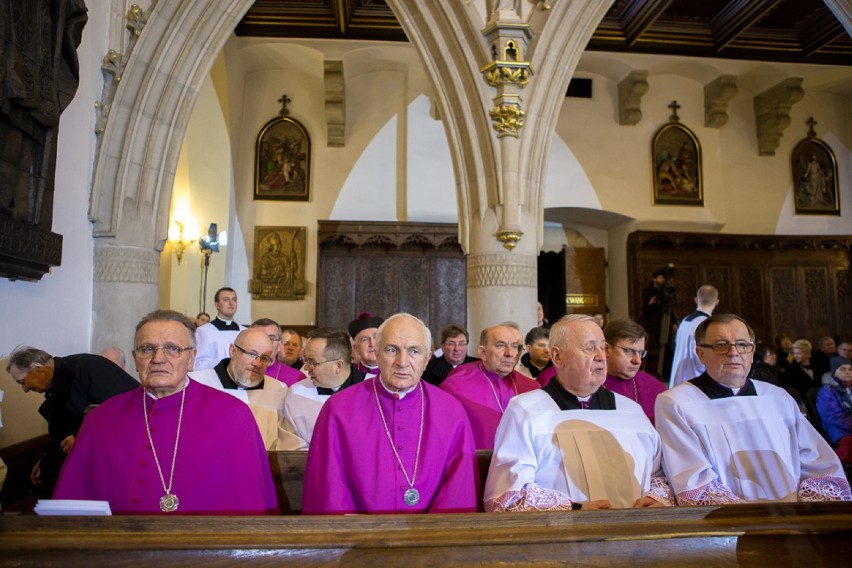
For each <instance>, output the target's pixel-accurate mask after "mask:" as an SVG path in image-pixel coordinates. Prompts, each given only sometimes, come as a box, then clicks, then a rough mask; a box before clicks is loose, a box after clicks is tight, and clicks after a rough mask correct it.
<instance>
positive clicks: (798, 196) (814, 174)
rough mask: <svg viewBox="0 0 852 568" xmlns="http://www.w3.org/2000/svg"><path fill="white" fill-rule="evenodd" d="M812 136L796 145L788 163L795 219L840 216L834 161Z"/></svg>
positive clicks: (829, 150) (835, 162)
mask: <svg viewBox="0 0 852 568" xmlns="http://www.w3.org/2000/svg"><path fill="white" fill-rule="evenodd" d="M812 132H813V131H811V133H809V135H808V137H807V138H805V139H804V140H802V141H801V142H799V143H798V144H796V147H795V148H793V154H792V157H791V159H790V162H791V166H792V169H793V203H794V205H795V211H796V215H840V191H839V188H838V185H837V160H836V159H835V157H834V152H832V150H831V148H830V147H829V145H828V144H826V143H825V142H823V141H822V140H820V139H819V138H817V137H816V135H815V134H812Z"/></svg>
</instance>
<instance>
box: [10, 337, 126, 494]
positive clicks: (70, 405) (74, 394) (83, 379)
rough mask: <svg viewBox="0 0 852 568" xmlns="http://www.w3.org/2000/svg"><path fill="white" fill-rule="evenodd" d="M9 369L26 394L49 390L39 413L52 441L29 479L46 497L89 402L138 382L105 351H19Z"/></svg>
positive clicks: (11, 358)
mask: <svg viewBox="0 0 852 568" xmlns="http://www.w3.org/2000/svg"><path fill="white" fill-rule="evenodd" d="M6 372H7V373H9V374H10V375H11V376H12V379H14V380H15V382H16V383H18V384H19V385H21V388H22V389H24V392H37V393H44V402H43V403H42V404H41V406H40V407H39V409H38V412H39V414H41V415H42V416H43V417H44V419H45V420H46V421H47V432H48V434H49V435H50V445H49V447H48V448H47V450H46V451H45V452H44V454H43V455H42V456H41V458H40V459H39V461H38V463H36V465H35V467H33V470H32V473H31V474H30V481H31V482H32V484H33V485H34V486H36V489H37V490H38V491H39V492H40V493H44V494H45V495H47V496H50V494H51V492H53V487H54V486H55V485H56V479H57V477H58V476H59V470H60V469H61V468H62V464H63V463H64V462H65V456H66V455H67V454H68V452H69V451H70V450H71V447H72V446H73V444H74V440H75V437H76V435H77V432H78V431H79V430H80V426H81V425H82V424H83V416H84V414H85V412H86V409H87V408H88V407H89V405H91V404H100V403H102V402H104V401H105V400H107V399H109V398H111V397H113V396H115V395H117V394H120V393H123V392H127V391H129V390H132V389H134V388H136V387H138V386H139V383H138V382H136V380H134V379H133V377H131V376H130V375H128V374H127V373H126V372H125V371H124V369H122V368H121V367H119V366H118V365H116V364H115V363H113V362H112V361H110V360H109V359H107V358H105V357H102V356H100V355H93V354H90V353H80V354H77V355H69V356H67V357H54V356H53V355H51V354H49V353H47V352H46V351H43V350H41V349H36V348H34V347H18V348H17V349H15V351H13V352H12V353H11V354H10V355H9V363H8V364H7V365H6Z"/></svg>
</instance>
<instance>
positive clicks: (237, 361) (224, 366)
mask: <svg viewBox="0 0 852 568" xmlns="http://www.w3.org/2000/svg"><path fill="white" fill-rule="evenodd" d="M228 352H229V354H230V357H228V358H226V359H222V360H221V361H219V363H218V364H217V365H216V366H215V367H213V368H212V369H201V370H198V371H191V372H190V373H189V376H190V378H192V379H194V380H196V381H198V382H199V383H201V384H204V385H207V386H209V387H213V388H215V389H218V390H222V391H225V392H227V393H228V394H231V395H233V396H235V397H237V398H239V399H240V400H242V401H243V402H245V403H246V404H248V406H249V408H250V409H251V412H252V414H253V415H254V419H255V421H256V422H257V427H258V429H259V430H260V434H261V436H262V437H263V443H264V445H265V446H266V449H267V450H268V451H272V450H284V449H292V448H293V447H294V445H295V444H296V440H294V439H293V438H294V437H293V434H291V433H290V432H288V431H287V430H285V429H284V425H285V421H284V414H283V409H284V398H285V396H286V394H287V386H286V385H285V384H284V383H282V382H281V381H276V380H275V379H272V378H269V377H266V376H265V373H266V368H267V367H268V366H269V365H270V364H271V363H272V361H273V360H274V357H275V347H274V344H273V342H272V340H271V339H270V338H269V335H268V334H267V333H266V331H265V330H264V329H262V328H258V327H252V328H249V329H245V330H243V331H241V332H240V333H239V334H238V335H237V337H236V339H235V340H234V342H233V343H232V344H231V345H230V347H229V348H228Z"/></svg>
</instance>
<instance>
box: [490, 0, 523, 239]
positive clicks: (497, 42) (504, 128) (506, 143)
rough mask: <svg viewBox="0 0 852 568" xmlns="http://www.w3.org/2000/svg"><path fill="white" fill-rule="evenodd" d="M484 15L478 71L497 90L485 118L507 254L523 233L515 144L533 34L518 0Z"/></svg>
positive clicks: (500, 236) (495, 5)
mask: <svg viewBox="0 0 852 568" xmlns="http://www.w3.org/2000/svg"><path fill="white" fill-rule="evenodd" d="M488 11H489V12H488V13H489V17H488V22H487V23H486V24H485V29H484V30H482V35H483V36H485V39H486V40H487V43H488V48H489V50H490V53H491V61H490V62H489V63H488V64H486V65H485V66H483V67H482V68H480V70H479V71H480V72H481V73H482V76H483V78H484V79H485V82H486V83H487V84H488V85H489V86H491V87H494V88H495V89H496V91H497V96H495V97H494V99H493V100H494V106H493V107H492V109H491V111H490V113H489V114H490V116H491V121H492V125H493V127H494V130H496V131H497V138H498V139H500V142H499V143H500V150H501V154H502V159H501V162H502V164H501V167H502V170H503V176H502V180H501V184H502V191H501V194H502V195H501V196H500V199H501V205H502V213H501V222H500V228H499V230H498V231H497V234H496V237H497V240H498V241H500V242H501V243H503V247H504V248H505V249H506V250H509V251H512V250H514V248H515V246H517V244H518V242H519V241H520V240H521V237H522V236H523V234H524V233H523V231H521V227H520V199H519V188H518V178H517V172H518V148H517V143H518V140H517V139H518V137H519V136H520V133H521V129H522V128H523V127H524V117H525V112H524V108H523V99H522V98H521V94H520V93H521V89H523V88H524V87H526V85H527V83H529V81H530V78H531V77H532V75H533V73H534V71H533V68H532V65H530V62H529V61H527V47H528V46H529V42H530V40H531V39H532V37H533V32H532V29H531V28H530V26H529V24H528V23H527V22H525V21H524V20H523V18H522V16H521V14H522V11H523V4H522V2H521V1H520V0H508V1H506V0H503V1H492V2H490V3H489V4H488Z"/></svg>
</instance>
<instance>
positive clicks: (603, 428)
mask: <svg viewBox="0 0 852 568" xmlns="http://www.w3.org/2000/svg"><path fill="white" fill-rule="evenodd" d="M615 405H616V409H615V410H560V409H559V407H558V406H557V404H556V403H555V402H554V401H553V399H552V398H551V397H550V395H549V394H548V393H547V392H545V391H543V390H536V391H533V392H529V393H525V394H521V395H519V396H516V397H514V398H513V399H512V400H511V401H510V402H509V405H508V407H507V408H506V412H505V413H504V414H503V418H502V420H501V421H500V426H499V427H498V428H497V435H496V437H495V442H494V444H495V447H494V454H493V458H492V460H491V467H490V469H489V471H488V478H487V480H486V483H485V493H484V498H485V507H486V510H491V511H501V510H534V509H539V510H540V509H570V504H571V502H585V501H594V500H599V499H607V500H609V501H610V503H611V504H612V506H613V507H614V508H628V507H633V505H634V503H635V502H636V500H637V499H639V498H641V497H644V496H646V495H650V496H652V497H654V498H655V499H657V500H658V501H660V502H662V503H664V504H669V503H670V501H669V500H670V499H673V495H671V493H670V490H669V488H668V485H667V484H666V483H665V478H664V476H663V472H662V468H661V459H662V453H661V443H660V437H659V435H658V434H657V432H656V430H654V427H653V426H652V425H651V422H650V421H649V420H648V417H647V416H646V415H645V413H644V412H643V411H642V407H641V406H639V405H638V404H636V403H635V402H633V401H632V400H630V399H628V398H626V397H623V396H621V395H619V394H615ZM652 478H653V481H652Z"/></svg>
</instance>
